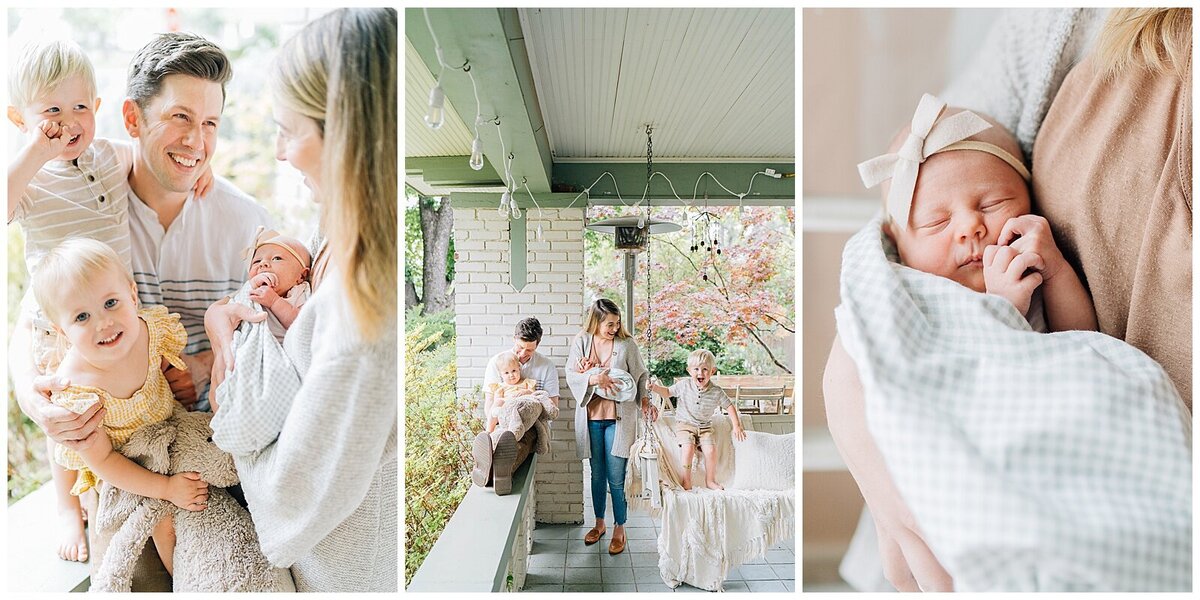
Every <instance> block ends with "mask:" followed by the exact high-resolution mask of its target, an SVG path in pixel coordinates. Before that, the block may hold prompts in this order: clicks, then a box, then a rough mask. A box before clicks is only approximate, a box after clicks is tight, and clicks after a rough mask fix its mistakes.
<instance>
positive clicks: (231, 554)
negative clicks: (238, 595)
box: [91, 404, 296, 592]
mask: <svg viewBox="0 0 1200 600" xmlns="http://www.w3.org/2000/svg"><path fill="white" fill-rule="evenodd" d="M211 419H212V414H211V413H202V412H188V411H186V410H184V409H183V407H182V406H179V405H178V404H176V406H175V412H174V413H173V414H172V415H171V416H170V417H169V418H167V419H166V420H165V421H162V422H160V423H155V424H153V425H147V426H145V427H143V428H141V429H139V430H138V431H137V432H135V433H134V434H133V437H132V438H130V440H129V442H128V443H126V444H125V445H124V446H123V447H122V448H121V453H122V454H124V455H125V456H127V457H129V459H130V460H133V461H134V462H137V463H138V464H140V465H142V466H143V467H146V468H147V469H149V470H150V471H153V472H155V473H161V474H164V475H172V474H175V473H184V472H188V471H194V472H197V473H199V474H200V477H201V479H203V480H204V481H206V482H208V483H209V495H208V508H206V509H204V510H202V511H198V512H192V511H187V510H183V509H181V508H179V507H177V506H175V505H174V504H171V503H170V502H167V501H166V500H158V499H155V498H146V497H144V496H138V495H136V494H131V493H129V492H126V491H124V490H119V489H117V488H115V487H113V486H111V485H108V486H103V488H104V489H103V492H102V494H103V497H101V499H100V503H99V509H98V513H99V514H98V516H97V519H96V525H97V527H99V528H100V530H101V531H104V532H114V533H113V535H112V541H111V542H109V545H108V550H107V552H105V554H104V557H103V559H102V560H101V563H100V567H99V569H98V570H97V573H96V574H95V575H94V576H93V577H92V586H91V591H94V592H128V591H130V586H131V584H132V581H133V569H134V565H135V564H136V562H137V557H138V556H139V555H140V554H141V552H142V549H143V547H144V546H145V545H146V540H148V539H149V538H150V534H151V532H152V531H153V530H154V526H155V525H156V524H157V523H158V522H159V521H161V520H162V519H163V518H164V517H166V516H167V515H172V516H173V517H174V519H175V538H176V543H175V561H174V562H175V573H174V576H173V577H172V586H173V588H174V590H175V591H176V592H293V591H295V590H296V586H295V583H294V582H293V581H292V575H291V572H290V571H289V570H288V569H282V568H277V567H272V566H271V565H270V564H269V563H268V562H267V559H266V557H265V556H263V553H262V550H261V548H260V546H259V544H258V535H257V534H256V533H255V531H254V523H253V522H252V521H251V520H250V513H249V512H247V511H246V509H245V508H242V506H241V505H239V504H238V503H237V501H235V500H234V499H233V497H232V496H230V495H229V492H228V491H226V490H225V489H224V488H227V487H229V486H231V485H234V484H236V483H237V482H238V477H237V470H236V469H235V468H234V465H233V457H232V456H231V455H230V454H228V453H226V452H223V451H221V450H220V449H219V448H217V446H216V444H214V443H213V441H212V429H211V428H210V427H209V421H210V420H211Z"/></svg>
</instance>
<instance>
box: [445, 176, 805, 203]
mask: <svg viewBox="0 0 1200 600" xmlns="http://www.w3.org/2000/svg"><path fill="white" fill-rule="evenodd" d="M606 179H607V178H606ZM759 179H762V177H761V176H760V177H759ZM754 187H756V188H757V187H758V182H757V181H756V182H755V184H754ZM597 188H599V186H597ZM680 195H681V196H683V194H680ZM533 196H534V198H537V206H541V207H542V208H568V207H569V208H584V207H585V206H620V205H621V201H620V200H617V197H616V196H611V197H610V196H595V195H593V196H592V197H591V201H590V202H589V201H588V199H587V196H579V197H578V199H576V196H578V193H574V194H571V193H543V194H538V193H535V194H534V195H533ZM622 196H624V192H622ZM514 197H516V199H517V204H518V206H520V207H521V210H525V209H527V208H532V209H533V210H537V208H536V206H535V205H534V203H533V202H532V201H530V200H529V195H528V194H526V193H525V190H521V191H520V192H518V193H517V194H514ZM641 197H642V196H641V193H640V192H639V193H638V194H637V195H636V196H634V197H632V198H629V197H625V204H627V205H629V206H633V204H634V202H636V201H637V200H638V199H639V198H641ZM649 199H650V201H651V202H653V204H654V206H687V205H689V204H692V202H691V193H690V192H689V193H688V195H687V196H683V199H684V200H686V201H687V202H680V201H678V200H676V199H675V197H674V196H667V197H665V198H664V197H662V196H652V197H649ZM703 203H704V199H703V198H701V199H698V200H696V204H703ZM450 204H451V205H452V206H454V208H490V209H493V210H494V209H495V208H496V207H498V206H500V192H454V193H452V194H450ZM708 205H709V206H737V205H738V201H737V198H709V200H708ZM742 206H796V199H795V198H763V197H754V198H751V197H749V196H747V197H746V199H745V200H743V201H742Z"/></svg>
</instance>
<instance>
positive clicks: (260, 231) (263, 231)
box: [242, 225, 309, 268]
mask: <svg viewBox="0 0 1200 600" xmlns="http://www.w3.org/2000/svg"><path fill="white" fill-rule="evenodd" d="M279 237H281V236H280V234H279V232H278V231H275V230H272V229H267V228H266V227H263V226H262V225H259V226H258V228H257V229H255V230H254V243H253V244H250V245H249V246H247V247H246V248H245V249H244V250H242V260H244V261H246V264H250V261H252V260H254V253H255V252H258V249H259V248H261V247H263V246H266V245H267V244H271V245H273V246H279V247H280V248H283V249H284V250H287V252H288V254H291V255H292V256H293V257H295V258H296V262H298V263H300V265H301V266H303V267H306V268H307V267H308V266H309V265H308V261H305V260H304V259H303V258H302V257H301V256H300V254H299V253H298V252H296V250H295V249H294V248H292V247H291V246H289V245H287V244H285V243H283V242H279V241H276V238H279Z"/></svg>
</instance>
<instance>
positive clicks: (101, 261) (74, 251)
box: [32, 238, 208, 572]
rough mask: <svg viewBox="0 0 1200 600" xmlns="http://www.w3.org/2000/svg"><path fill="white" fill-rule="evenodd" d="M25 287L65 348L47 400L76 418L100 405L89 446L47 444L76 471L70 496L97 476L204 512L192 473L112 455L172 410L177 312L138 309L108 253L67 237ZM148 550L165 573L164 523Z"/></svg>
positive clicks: (129, 279) (200, 486) (180, 333)
mask: <svg viewBox="0 0 1200 600" xmlns="http://www.w3.org/2000/svg"><path fill="white" fill-rule="evenodd" d="M32 285H33V292H34V296H35V297H36V298H37V301H38V304H39V305H40V306H41V308H42V312H43V313H44V314H45V315H46V316H47V317H48V318H49V320H50V321H51V322H52V323H53V325H54V329H55V331H57V332H58V334H59V339H60V340H65V341H66V342H67V343H69V347H66V348H64V349H63V351H62V352H61V362H60V363H59V366H58V369H57V371H56V373H57V375H58V376H59V377H60V378H62V379H65V380H66V381H67V382H69V383H70V385H69V386H68V387H67V388H66V389H65V390H63V391H61V392H58V393H56V394H54V395H53V397H52V398H51V402H53V403H54V404H57V405H59V406H63V407H66V408H68V409H70V410H73V411H75V412H78V413H82V412H84V411H86V410H87V409H88V407H90V406H91V405H93V404H95V403H96V402H100V403H101V404H102V405H103V407H104V408H103V410H104V418H103V422H102V426H101V429H100V430H97V432H96V433H95V434H93V438H94V439H92V440H89V441H91V446H90V447H88V448H87V449H84V450H80V451H79V452H76V451H74V450H71V449H69V448H67V447H65V446H62V445H57V446H56V447H55V450H54V459H55V461H56V462H57V463H58V464H60V465H62V466H63V467H66V468H67V469H71V470H75V471H78V476H77V478H76V481H75V485H74V487H72V489H71V490H70V493H71V494H73V495H79V494H81V493H83V492H85V491H87V490H88V489H90V488H91V487H92V486H94V485H95V484H96V482H97V481H98V480H101V479H102V480H104V481H107V482H108V483H109V484H110V485H114V486H116V487H117V488H119V489H122V490H125V491H128V492H132V493H134V494H139V495H142V496H146V497H150V498H158V499H161V500H166V501H168V502H171V503H172V504H175V505H176V506H178V507H180V508H182V509H185V510H193V511H194V510H203V509H204V508H205V506H206V505H207V501H208V484H207V483H205V482H204V481H202V480H200V476H199V474H197V473H180V474H177V475H171V476H167V475H160V474H157V473H153V472H151V471H148V470H147V469H145V468H143V467H142V466H141V465H138V464H137V463H135V462H133V461H131V460H129V459H128V458H125V457H124V456H122V455H121V453H119V452H116V451H115V449H118V448H120V447H121V445H123V444H124V443H125V442H127V441H129V438H130V437H131V436H132V435H133V432H134V431H137V430H138V429H139V428H141V427H143V426H145V425H149V424H152V423H157V422H159V421H162V420H164V419H166V418H167V417H168V416H170V415H171V412H172V411H173V410H174V406H175V398H174V396H173V395H172V394H171V388H170V386H168V385H167V380H166V378H165V377H164V376H163V373H162V362H163V360H164V359H165V360H166V361H167V362H169V363H170V364H172V365H174V366H175V367H176V368H179V369H185V368H186V367H185V366H184V363H183V361H182V360H180V358H179V353H180V352H181V351H182V350H183V347H184V344H185V343H186V342H187V332H186V331H184V329H183V325H182V324H180V322H179V315H176V314H168V313H167V309H166V307H164V306H153V307H150V308H147V309H139V308H138V301H137V285H136V284H135V283H134V281H133V276H132V275H131V274H130V273H129V271H128V270H127V269H126V268H125V266H124V263H122V261H121V259H120V258H119V257H118V256H117V254H116V252H114V251H113V250H112V248H110V247H108V245H106V244H104V243H103V242H98V241H96V240H92V239H84V238H73V239H69V240H67V241H65V242H63V243H62V244H60V245H58V246H57V247H55V248H54V249H53V250H51V251H50V252H49V253H48V254H46V256H45V257H43V258H42V260H41V262H39V263H38V268H37V270H36V271H35V273H34V275H33V281H32ZM101 433H104V434H107V435H100V434H101ZM154 545H155V547H156V548H157V550H158V553H159V556H161V557H162V560H163V565H164V566H166V568H167V571H168V572H173V565H172V560H171V558H172V555H173V551H174V547H175V529H174V524H173V522H172V521H171V519H170V518H168V519H166V520H164V521H163V523H161V524H160V525H159V526H158V527H156V528H155V530H154Z"/></svg>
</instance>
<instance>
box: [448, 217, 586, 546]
mask: <svg viewBox="0 0 1200 600" xmlns="http://www.w3.org/2000/svg"><path fill="white" fill-rule="evenodd" d="M527 214H528V217H527V218H528V224H527V234H526V235H527V236H528V238H527V239H528V241H527V247H528V252H527V265H528V278H527V281H528V283H526V285H525V287H524V288H523V289H522V290H521V291H520V292H517V291H515V290H513V288H512V285H511V284H510V283H509V225H508V219H507V218H505V217H502V216H500V215H498V214H497V213H496V210H495V209H482V208H481V209H454V249H455V253H456V259H455V260H456V262H455V284H454V285H455V303H454V309H455V315H456V316H455V322H456V329H457V331H458V344H457V350H458V390H457V391H458V395H459V397H460V398H461V397H463V395H464V394H470V393H473V392H474V391H475V389H476V388H477V387H478V386H482V385H483V370H484V368H485V367H486V366H487V362H488V358H489V357H491V356H492V355H494V354H496V353H498V352H501V351H503V350H508V349H510V348H512V337H513V329H514V328H515V326H516V324H517V322H518V321H520V320H521V319H524V318H526V317H536V318H537V319H538V321H540V322H541V324H542V330H543V336H542V342H541V344H540V345H539V346H538V352H540V353H542V354H544V355H545V356H546V357H548V358H549V359H550V360H552V361H554V362H555V364H557V365H559V388H560V398H559V416H558V419H557V420H556V421H555V422H554V423H553V424H552V426H551V433H550V438H551V439H550V452H549V454H548V455H543V456H540V457H538V472H537V479H536V482H537V495H536V501H537V513H536V518H537V520H538V521H539V522H543V523H582V522H583V463H582V461H580V460H579V459H578V458H576V454H575V425H574V419H575V399H574V398H573V397H572V396H571V391H570V390H569V389H567V382H566V379H565V378H563V377H562V375H563V371H562V365H564V364H565V363H566V361H567V352H568V348H569V343H570V340H571V338H572V337H573V336H574V335H575V333H576V332H577V331H578V330H579V326H580V319H581V315H582V313H583V209H580V208H572V209H559V210H555V209H548V210H545V211H544V213H543V218H542V219H540V220H539V219H538V211H536V210H535V211H532V212H529V213H527ZM539 223H540V224H541V225H542V230H543V239H544V241H537V240H536V239H534V230H535V228H536V227H537V226H538V224H539Z"/></svg>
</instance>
